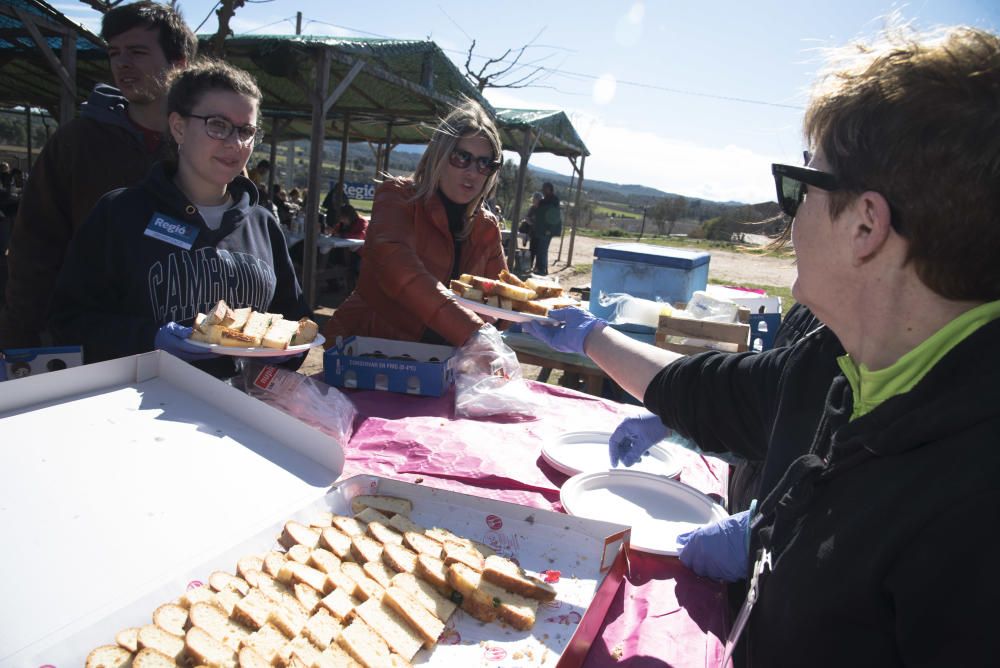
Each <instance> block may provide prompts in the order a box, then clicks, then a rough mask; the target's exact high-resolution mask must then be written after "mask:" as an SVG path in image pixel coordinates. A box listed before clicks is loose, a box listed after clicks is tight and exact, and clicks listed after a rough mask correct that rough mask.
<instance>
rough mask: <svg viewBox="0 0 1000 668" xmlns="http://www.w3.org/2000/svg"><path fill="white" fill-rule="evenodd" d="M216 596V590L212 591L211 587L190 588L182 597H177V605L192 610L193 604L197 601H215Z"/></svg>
mask: <svg viewBox="0 0 1000 668" xmlns="http://www.w3.org/2000/svg"><path fill="white" fill-rule="evenodd" d="M215 602H216V596H215V592H214V591H212V589H211V588H210V587H195V588H194V589H188V590H187V591H186V592H184V593H183V594H182V595H181V597H180V598H178V599H177V605H179V606H181V607H182V608H184V609H186V610H190V609H191V606H192V605H194V604H195V603H215Z"/></svg>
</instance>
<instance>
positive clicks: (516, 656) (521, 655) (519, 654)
mask: <svg viewBox="0 0 1000 668" xmlns="http://www.w3.org/2000/svg"><path fill="white" fill-rule="evenodd" d="M510 658H512V659H514V660H515V661H520V660H521V659H523V658H524V653H523V652H521V650H517V651H516V652H514V653H513V654H511V655H510Z"/></svg>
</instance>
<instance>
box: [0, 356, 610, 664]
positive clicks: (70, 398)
mask: <svg viewBox="0 0 1000 668" xmlns="http://www.w3.org/2000/svg"><path fill="white" fill-rule="evenodd" d="M14 387H16V388H17V390H18V392H16V393H14V392H2V391H0V471H2V473H0V531H2V532H3V535H4V536H7V537H8V538H9V539H10V540H11V541H12V542H13V543H16V546H15V545H11V546H9V549H6V550H4V553H3V556H2V558H0V559H2V563H3V566H4V572H5V573H6V574H7V576H6V577H4V578H3V579H2V580H0V600H2V601H3V609H4V614H3V620H2V624H0V666H3V667H4V668H7V667H18V668H20V667H22V666H24V667H28V666H30V667H31V668H37V666H40V665H51V666H82V665H83V663H84V658H85V657H86V656H87V654H88V653H89V652H90V650H92V649H93V648H95V647H97V646H99V645H103V644H109V643H113V642H114V637H115V634H116V633H117V632H118V631H120V630H122V629H124V628H127V627H133V626H141V625H143V624H149V623H150V621H151V615H152V612H153V610H155V609H156V607H158V606H159V605H161V604H163V603H166V602H170V601H174V600H176V599H177V597H178V596H180V595H181V594H183V593H184V592H185V591H186V590H187V589H189V588H191V587H194V586H198V585H200V584H201V583H203V582H205V580H206V579H207V577H208V575H209V574H210V573H212V572H213V571H215V570H225V571H227V572H230V573H233V572H235V565H236V561H237V559H238V558H239V557H242V556H246V555H250V554H262V553H264V552H266V551H267V550H271V549H279V548H278V545H277V543H276V542H275V538H276V536H277V535H278V534H279V533H280V531H281V528H282V526H283V525H284V522H285V521H286V520H288V519H299V520H309V519H310V518H313V517H315V516H316V515H318V513H319V512H320V511H331V512H335V513H343V514H349V512H350V499H351V498H353V497H354V496H355V495H357V494H372V493H377V494H388V495H393V496H402V497H406V498H409V499H410V500H411V501H412V502H413V505H414V511H413V515H412V517H413V520H414V521H416V522H418V523H420V524H422V525H425V526H435V525H436V526H442V527H445V528H447V529H450V530H452V531H454V532H455V533H458V534H460V535H465V536H467V537H469V538H473V539H476V540H480V541H482V542H485V543H488V544H492V545H494V546H496V547H497V548H498V550H499V551H500V552H501V553H505V554H508V555H511V556H513V557H515V558H517V559H518V561H519V562H520V563H521V564H522V565H523V566H525V567H527V568H530V569H533V570H538V571H542V570H548V569H559V570H560V571H561V572H562V574H563V577H562V579H561V581H560V582H559V583H557V584H556V585H555V587H556V590H557V592H558V595H557V599H556V602H555V603H556V605H553V606H552V607H551V608H546V607H545V606H542V608H540V610H539V614H538V621H537V622H536V624H535V626H534V628H533V629H532V630H530V631H527V632H516V631H514V630H513V629H511V628H509V627H503V626H500V625H499V624H486V625H484V624H481V623H480V622H478V621H476V620H474V619H472V618H470V617H468V616H466V614H465V613H464V612H462V611H458V612H456V613H455V615H453V616H452V618H451V620H450V621H449V622H448V625H447V628H446V631H445V633H446V635H447V636H448V637H447V639H446V640H447V642H444V641H443V642H440V643H439V644H438V645H437V647H435V649H434V651H433V652H432V653H431V652H428V650H426V649H424V650H421V652H420V653H419V654H418V655H417V657H416V662H417V663H426V664H428V665H438V666H455V665H474V664H478V663H481V662H482V661H483V657H484V656H485V655H486V654H487V653H489V655H490V656H499V655H501V654H503V655H505V656H515V655H517V656H520V657H522V658H521V659H520V660H519V661H518V663H519V665H557V664H558V663H559V662H560V656H561V657H562V658H561V661H563V662H565V663H564V664H562V665H576V664H578V663H579V662H580V661H582V659H583V657H584V656H585V655H586V651H587V649H588V647H589V645H590V643H591V641H592V640H593V638H594V637H595V636H596V635H597V633H598V632H599V630H600V627H601V624H602V622H603V620H604V615H605V613H606V611H607V609H608V606H609V605H610V602H611V600H612V599H613V597H614V594H615V592H616V591H617V587H618V585H619V583H620V580H621V577H622V572H623V570H624V546H625V544H626V543H627V539H628V535H629V534H628V530H627V529H626V527H623V526H621V525H618V524H611V523H606V522H595V521H590V520H582V519H579V518H575V517H570V516H567V515H562V514H559V513H553V512H549V511H543V510H538V509H532V508H527V507H523V506H517V505H513V504H507V503H502V502H497V501H492V500H486V499H480V498H477V497H471V496H467V495H463V494H458V493H455V492H449V491H445V490H436V489H433V488H429V487H426V486H424V485H413V484H410V483H404V482H399V481H394V480H390V479H387V478H382V477H377V476H369V475H362V476H355V477H352V478H349V479H346V480H343V481H340V482H338V483H336V484H334V485H333V486H332V487H331V486H330V485H331V483H334V481H336V479H337V478H338V476H339V475H340V473H341V471H342V470H343V463H344V455H343V450H342V448H341V445H340V444H339V443H337V442H336V441H334V440H333V439H331V438H330V437H328V436H326V435H325V434H323V433H321V432H319V431H317V430H314V429H312V428H311V427H308V426H307V425H305V424H303V423H301V422H299V421H297V420H295V419H294V418H291V417H289V416H287V415H285V414H283V413H281V412H280V411H278V410H276V409H274V408H272V407H270V406H268V405H266V404H263V403H261V402H258V401H257V400H255V399H253V398H251V397H249V396H247V395H244V394H242V393H240V392H239V391H237V390H235V389H233V388H231V387H228V386H226V385H224V384H223V383H221V382H220V381H218V380H217V379H215V378H212V377H211V376H209V375H207V374H205V373H203V372H201V371H199V370H198V369H195V368H194V367H192V366H190V365H188V364H186V363H184V362H182V361H180V360H178V359H176V358H174V357H172V356H170V355H167V354H165V353H161V352H154V353H148V354H145V355H138V356H134V357H129V358H122V359H118V360H112V361H110V362H103V363H101V364H94V365H91V366H86V367H79V368H75V369H69V370H65V371H59V372H55V373H48V374H44V375H42V376H38V377H33V378H26V379H22V380H19V381H17V382H16V383H7V384H5V387H4V389H11V388H14ZM576 622H578V623H576ZM574 631H575V633H574ZM452 643H454V644H452Z"/></svg>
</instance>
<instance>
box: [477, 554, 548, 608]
mask: <svg viewBox="0 0 1000 668" xmlns="http://www.w3.org/2000/svg"><path fill="white" fill-rule="evenodd" d="M483 579H484V580H486V581H488V582H492V583H493V584H495V585H498V586H500V587H503V588H504V589H506V590H508V591H512V592H514V593H515V594H521V595H522V596H527V597H528V598H533V599H536V600H539V601H551V600H553V599H554V598H555V597H556V590H555V588H554V587H553V586H552V585H550V584H549V583H547V582H543V581H542V580H540V579H538V578H536V577H534V576H532V575H528V574H527V573H526V572H525V571H524V569H523V568H521V567H520V566H518V565H517V564H515V563H514V562H513V561H511V560H510V559H507V558H505V557H501V556H500V555H497V554H494V555H491V556H489V557H486V563H485V567H484V568H483Z"/></svg>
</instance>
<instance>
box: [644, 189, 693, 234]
mask: <svg viewBox="0 0 1000 668" xmlns="http://www.w3.org/2000/svg"><path fill="white" fill-rule="evenodd" d="M686 212H687V199H685V198H684V197H680V196H676V197H664V198H663V199H660V200H658V201H657V202H656V204H654V205H653V206H652V208H650V209H648V210H647V212H646V216H647V217H648V218H649V219H650V220H652V221H653V223H654V224H655V225H656V231H657V234H661V235H662V234H672V233H673V231H674V225H676V224H677V221H678V219H680V218H681V217H683V216H684V214H685V213H686ZM667 223H669V224H670V226H669V227H668V228H667V229H666V230H664V226H665V225H666V224H667Z"/></svg>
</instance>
